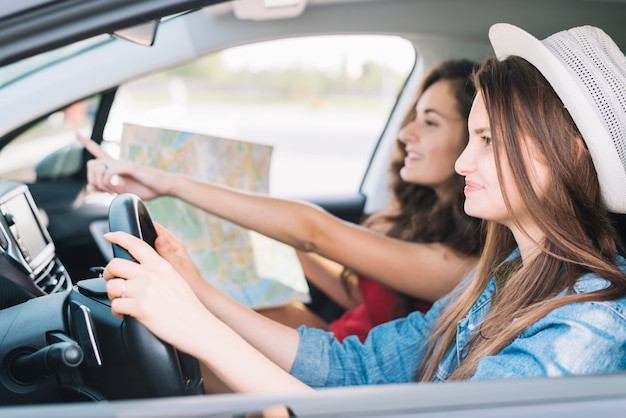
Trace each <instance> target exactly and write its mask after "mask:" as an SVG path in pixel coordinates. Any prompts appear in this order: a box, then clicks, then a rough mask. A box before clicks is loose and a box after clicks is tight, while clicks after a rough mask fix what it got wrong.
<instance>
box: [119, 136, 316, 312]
mask: <svg viewBox="0 0 626 418" xmlns="http://www.w3.org/2000/svg"><path fill="white" fill-rule="evenodd" d="M121 147H122V149H121V153H122V156H124V157H126V158H128V159H129V160H131V161H135V162H137V163H139V164H141V165H146V166H150V167H155V168H159V169H163V170H166V171H170V172H177V173H183V174H185V175H188V176H191V177H194V178H196V179H199V180H203V181H210V182H214V183H220V184H224V185H227V186H231V187H235V188H238V189H244V190H248V191H256V192H263V193H268V192H269V190H268V189H269V168H270V161H271V156H272V147H270V146H266V145H259V144H253V143H250V142H243V141H235V140H230V139H224V138H217V137H211V136H207V135H200V134H196V133H190V132H178V131H173V130H167V129H159V128H152V127H145V126H139V125H133V124H125V125H124V129H123V133H122V141H121ZM146 206H147V207H148V210H149V211H150V216H151V217H152V219H153V220H154V221H155V222H158V223H160V224H161V225H163V226H164V227H166V228H167V229H168V230H169V231H171V232H172V233H173V234H174V235H175V236H177V237H178V238H179V239H181V240H182V241H183V243H184V244H185V246H186V247H187V250H188V252H189V254H190V255H191V257H192V258H193V260H194V262H195V263H196V266H197V267H198V269H199V270H200V273H201V274H202V276H203V277H204V279H205V280H207V281H208V282H209V283H211V284H212V285H214V286H215V287H217V288H219V289H220V290H222V291H223V292H225V293H227V294H228V295H230V296H231V297H233V298H234V299H236V300H237V301H239V302H241V303H242V304H244V305H246V306H248V307H250V308H262V307H270V306H279V305H284V304H287V303H290V302H294V301H302V302H308V301H309V289H308V286H307V283H306V280H305V278H304V273H303V272H302V268H301V266H300V263H299V262H298V258H297V256H296V253H295V250H294V249H293V248H292V247H290V246H287V245H285V244H282V243H280V242H278V241H275V240H272V239H270V238H267V237H265V236H263V235H260V234H258V233H255V232H253V231H249V230H247V229H244V228H241V227H239V226H237V225H235V224H233V223H231V222H228V221H225V220H222V219H220V218H218V217H216V216H213V215H210V214H208V213H206V212H205V211H203V210H200V209H197V208H195V207H194V206H191V205H189V204H187V203H185V202H183V201H181V200H179V199H175V198H172V197H160V198H157V199H155V200H152V201H149V202H146Z"/></svg>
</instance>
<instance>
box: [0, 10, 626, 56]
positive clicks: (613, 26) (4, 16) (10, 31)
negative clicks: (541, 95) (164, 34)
mask: <svg viewBox="0 0 626 418" xmlns="http://www.w3.org/2000/svg"><path fill="white" fill-rule="evenodd" d="M223 1H224V0H142V1H139V0H135V1H130V2H129V1H127V0H98V1H87V2H86V1H83V0H21V1H20V2H16V1H14V0H0V65H5V64H8V63H11V62H14V61H17V60H19V59H22V58H25V57H28V56H30V55H33V54H36V53H40V52H44V51H47V50H49V49H53V48H57V47H60V46H63V45H67V44H69V43H71V42H75V41H77V40H80V39H85V38H88V37H91V36H95V35H98V34H101V33H111V32H113V31H115V30H119V29H123V28H127V27H131V26H134V25H139V24H142V23H146V22H148V21H150V20H154V19H159V18H161V17H164V16H168V15H171V14H176V13H180V12H184V11H186V10H193V9H198V8H201V7H204V6H207V5H211V4H215V3H220V2H223ZM301 1H305V2H306V7H307V8H310V9H315V7H316V6H317V5H322V4H325V5H327V4H328V3H337V4H338V5H339V4H341V3H355V2H360V3H364V4H365V3H381V2H382V3H390V2H393V1H402V0H301ZM412 1H413V2H414V3H415V4H416V5H418V7H419V8H420V9H422V10H423V13H420V14H417V15H411V16H406V17H405V18H406V19H410V20H412V21H414V22H415V26H416V27H417V28H419V31H420V32H423V33H427V34H433V35H447V36H456V37H464V38H472V39H477V38H481V37H483V38H484V37H485V36H486V34H485V28H487V27H489V26H490V25H491V24H493V23H495V22H499V21H507V22H508V23H512V24H515V25H518V26H521V27H523V28H524V29H526V30H527V31H529V32H530V33H533V34H534V35H535V36H538V37H540V38H542V37H545V36H548V35H549V34H551V33H553V32H554V28H555V27H556V28H558V27H560V28H562V29H567V28H569V27H572V26H577V25H585V24H589V25H597V26H600V27H602V28H603V29H604V30H605V31H606V32H607V33H608V34H609V35H611V36H612V37H613V39H614V40H615V42H616V43H617V45H618V46H620V48H622V49H624V47H625V46H626V33H624V31H623V30H621V29H622V27H623V22H624V16H625V11H626V0H549V1H546V0H525V1H519V0H470V1H467V0H443V1H441V0H412ZM420 16H424V17H426V19H421V18H420ZM436 17H437V18H436ZM381 18H384V16H381ZM398 23H399V24H400V23H401V22H398Z"/></svg>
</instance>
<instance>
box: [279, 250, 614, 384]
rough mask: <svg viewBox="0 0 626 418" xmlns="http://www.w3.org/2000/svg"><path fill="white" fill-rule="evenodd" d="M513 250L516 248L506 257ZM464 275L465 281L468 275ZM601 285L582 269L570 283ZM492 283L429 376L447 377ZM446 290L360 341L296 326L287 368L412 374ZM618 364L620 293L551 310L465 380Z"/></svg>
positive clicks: (405, 377)
mask: <svg viewBox="0 0 626 418" xmlns="http://www.w3.org/2000/svg"><path fill="white" fill-rule="evenodd" d="M516 257H519V252H518V251H517V250H516V251H515V252H514V253H513V254H511V256H509V259H513V258H516ZM618 265H619V267H620V269H622V271H626V260H624V259H623V258H621V257H620V259H619V261H618ZM470 276H471V275H470ZM470 276H468V277H467V278H466V279H465V281H467V280H471V277H470ZM607 285H608V282H607V281H606V280H603V279H600V278H598V277H597V276H594V275H592V274H587V275H584V276H582V277H581V278H580V279H579V280H578V281H577V283H576V285H575V289H574V291H575V292H576V293H587V292H592V291H595V290H599V289H602V288H605V287H606V286H607ZM494 289H495V279H493V278H492V280H491V281H490V282H489V284H488V285H487V287H486V288H485V291H484V292H483V293H482V294H481V295H480V297H479V298H478V300H477V301H476V303H475V304H474V306H473V307H472V309H471V310H470V312H469V313H468V315H467V316H466V317H465V318H463V319H462V320H461V321H459V323H458V324H457V335H456V344H455V345H454V346H453V348H452V349H450V350H449V351H448V352H447V353H446V355H445V357H444V359H443V360H442V362H441V363H440V364H439V368H438V371H437V374H436V376H435V379H434V381H439V382H440V381H445V380H446V379H447V378H448V377H449V376H450V374H451V373H452V372H453V371H454V370H455V369H456V368H457V367H458V365H459V362H460V359H461V353H462V352H463V350H464V348H465V347H466V345H467V344H468V342H469V341H470V338H471V337H472V335H473V334H474V333H475V332H476V331H477V329H478V325H477V324H480V323H481V321H482V320H483V318H484V317H485V316H486V315H487V314H488V313H489V308H490V301H491V297H492V295H493V292H494ZM452 295H454V293H453V294H452ZM452 295H449V296H448V297H444V298H442V299H441V300H439V301H437V302H436V303H435V304H434V305H433V307H432V308H431V309H430V310H429V311H428V312H427V313H426V314H423V313H421V312H413V313H411V314H410V315H409V316H408V317H406V318H402V319H398V320H395V321H392V322H388V323H386V324H383V325H379V326H378V327H376V328H374V329H372V331H370V333H369V335H368V338H367V340H366V341H365V342H364V343H360V341H359V340H358V338H356V337H348V338H346V339H345V340H344V341H343V343H340V342H339V341H338V340H336V339H335V338H334V337H333V335H332V334H331V333H329V332H325V331H322V330H319V329H309V328H306V327H300V328H298V332H299V334H300V345H299V348H298V353H297V356H296V359H295V361H294V364H293V366H292V369H291V374H292V375H293V376H295V377H297V378H298V379H300V380H301V381H303V382H304V383H306V384H308V385H310V386H312V387H332V386H351V385H370V384H385V383H407V382H412V381H415V375H416V372H417V368H418V366H419V364H420V362H421V360H422V357H421V355H420V351H421V350H420V348H421V347H422V344H423V343H424V342H425V341H426V339H427V338H428V336H429V335H430V333H431V330H432V328H433V327H434V325H435V322H436V321H437V319H438V317H439V315H440V314H441V311H442V309H443V308H445V306H446V305H448V304H449V303H450V301H451V300H452V297H453V296H452ZM620 370H626V298H623V299H619V300H615V301H608V302H583V303H574V304H569V305H566V306H563V307H560V308H557V309H555V310H553V311H552V312H550V313H549V314H548V315H546V316H545V317H544V318H542V319H541V320H539V321H537V322H536V323H535V324H533V325H532V326H530V327H529V328H527V329H526V330H525V331H524V332H522V333H521V334H520V335H519V336H518V337H517V338H515V339H514V340H513V341H512V342H511V343H510V344H509V345H508V346H506V347H505V348H503V349H502V350H501V351H500V352H499V353H498V354H496V355H493V356H488V357H485V358H483V359H482V360H481V361H480V363H479V365H478V368H477V369H476V372H475V374H474V375H473V376H472V378H471V380H487V379H506V378H521V377H548V376H550V377H552V376H567V375H584V374H599V373H610V372H616V371H620Z"/></svg>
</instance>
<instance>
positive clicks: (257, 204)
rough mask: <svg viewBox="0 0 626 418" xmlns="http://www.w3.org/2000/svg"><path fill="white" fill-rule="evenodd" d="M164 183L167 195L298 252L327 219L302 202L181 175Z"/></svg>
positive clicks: (326, 215) (314, 208) (321, 213)
mask: <svg viewBox="0 0 626 418" xmlns="http://www.w3.org/2000/svg"><path fill="white" fill-rule="evenodd" d="M168 182H169V183H170V184H169V186H168V194H169V195H171V196H173V197H176V198H179V199H181V200H184V201H186V202H187V203H189V204H191V205H193V206H196V207H198V208H200V209H202V210H205V211H206V212H208V213H211V214H213V215H215V216H218V217H220V218H223V219H226V220H228V221H231V222H233V223H236V224H238V225H240V226H242V227H244V228H247V229H251V230H253V231H256V232H259V233H261V234H263V235H265V236H268V237H270V238H273V239H275V240H277V241H280V242H283V243H285V244H287V245H291V246H293V247H295V248H298V249H304V248H307V247H309V246H310V244H309V243H310V242H313V241H314V240H315V239H316V238H315V236H316V235H317V234H318V233H319V231H320V230H322V229H323V224H322V222H323V221H324V220H325V219H326V218H331V217H330V216H329V215H328V214H326V213H325V212H323V211H322V210H321V209H320V208H318V207H316V206H314V205H311V204H308V203H305V202H299V201H293V200H286V199H278V198H274V197H271V196H268V195H266V194H262V193H254V192H247V191H243V190H238V189H234V188H230V187H226V186H222V185H217V184H212V183H205V182H200V181H197V180H194V179H192V178H189V177H187V176H182V175H175V176H172V177H170V178H169V179H168Z"/></svg>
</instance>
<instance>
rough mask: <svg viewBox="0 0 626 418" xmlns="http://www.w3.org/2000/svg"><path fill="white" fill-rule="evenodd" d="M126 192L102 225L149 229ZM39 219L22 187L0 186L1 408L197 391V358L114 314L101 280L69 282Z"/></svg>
mask: <svg viewBox="0 0 626 418" xmlns="http://www.w3.org/2000/svg"><path fill="white" fill-rule="evenodd" d="M129 196H132V195H120V196H118V197H120V198H121V197H129ZM133 197H134V199H135V200H132V201H128V200H120V199H118V198H115V199H113V202H111V205H110V207H109V219H108V222H107V224H108V225H107V226H109V225H110V226H118V228H117V229H115V230H122V231H125V232H129V233H136V231H135V232H133V231H132V230H131V229H132V228H130V227H129V226H128V225H131V226H132V225H133V222H134V221H137V220H138V221H140V222H139V224H137V225H140V226H142V228H141V231H144V230H145V229H146V228H144V226H146V225H143V224H141V221H144V223H145V222H147V221H149V223H150V225H149V226H152V223H151V222H152V221H151V220H150V218H149V215H148V214H147V210H146V209H145V206H143V203H142V202H141V201H140V200H138V198H137V197H136V196H133ZM114 203H117V204H114ZM141 208H143V212H142V211H141V210H139V209H141ZM144 212H145V213H144ZM45 219H46V217H45V214H43V213H42V212H41V211H40V210H39V209H38V207H37V206H36V204H35V201H34V200H33V198H32V196H31V193H30V191H29V188H28V186H27V185H25V184H22V183H13V182H0V250H1V254H0V304H1V305H2V306H1V307H0V405H17V404H38V403H56V402H85V401H92V402H99V401H102V400H116V399H136V398H148V397H161V396H180V395H195V394H201V393H203V386H202V377H201V375H200V371H199V366H198V363H197V360H195V359H194V358H191V357H190V356H188V355H186V354H185V353H179V352H178V351H177V350H176V349H174V348H173V347H172V346H171V345H169V344H165V343H163V342H162V341H161V340H159V339H158V338H156V337H155V336H154V335H153V334H152V333H150V331H148V330H147V329H146V328H145V327H143V325H141V324H140V323H139V322H138V321H136V320H134V319H133V318H129V317H124V318H119V317H116V316H114V315H113V314H112V313H111V305H110V300H109V299H108V296H107V293H106V283H105V281H104V279H102V278H101V277H93V278H83V279H81V280H77V281H75V282H73V281H72V280H71V278H70V275H69V274H68V272H67V271H66V269H65V267H64V266H63V264H62V263H61V261H60V260H59V258H58V257H57V255H56V252H55V245H54V242H53V240H52V238H51V236H50V234H49V232H48V230H47V227H46V224H45ZM138 236H140V235H138Z"/></svg>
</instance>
